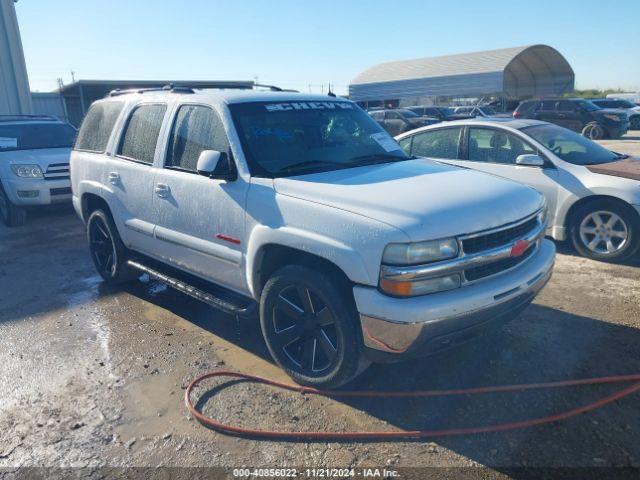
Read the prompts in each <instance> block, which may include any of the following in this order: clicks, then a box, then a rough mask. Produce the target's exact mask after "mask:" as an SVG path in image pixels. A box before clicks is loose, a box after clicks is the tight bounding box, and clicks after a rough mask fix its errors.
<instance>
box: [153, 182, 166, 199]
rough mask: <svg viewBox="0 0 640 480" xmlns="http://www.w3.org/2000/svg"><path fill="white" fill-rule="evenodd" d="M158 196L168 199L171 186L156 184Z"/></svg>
mask: <svg viewBox="0 0 640 480" xmlns="http://www.w3.org/2000/svg"><path fill="white" fill-rule="evenodd" d="M154 190H155V192H156V195H158V196H159V197H160V198H167V197H168V196H169V185H167V184H166V183H156V187H155V189H154Z"/></svg>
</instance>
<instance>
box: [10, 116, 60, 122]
mask: <svg viewBox="0 0 640 480" xmlns="http://www.w3.org/2000/svg"><path fill="white" fill-rule="evenodd" d="M20 120H55V121H59V120H60V119H59V118H58V117H55V116H53V115H0V122H16V121H20Z"/></svg>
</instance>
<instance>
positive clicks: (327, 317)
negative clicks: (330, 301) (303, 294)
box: [316, 307, 335, 327]
mask: <svg viewBox="0 0 640 480" xmlns="http://www.w3.org/2000/svg"><path fill="white" fill-rule="evenodd" d="M316 319H317V322H318V326H320V327H326V326H329V325H333V324H334V323H335V322H334V320H333V315H332V314H331V311H330V310H329V307H324V308H323V309H322V310H320V311H319V312H318V313H316Z"/></svg>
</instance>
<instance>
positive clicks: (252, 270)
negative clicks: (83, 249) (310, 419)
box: [71, 89, 555, 388]
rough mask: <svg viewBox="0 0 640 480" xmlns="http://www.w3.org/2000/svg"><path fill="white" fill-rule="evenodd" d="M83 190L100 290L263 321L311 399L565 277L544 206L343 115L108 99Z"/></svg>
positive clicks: (275, 102)
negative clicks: (160, 286)
mask: <svg viewBox="0 0 640 480" xmlns="http://www.w3.org/2000/svg"><path fill="white" fill-rule="evenodd" d="M71 181H72V189H73V204H74V206H75V209H76V210H77V212H78V214H79V215H80V217H81V218H82V219H83V220H84V221H85V222H86V225H87V236H88V241H89V250H90V252H91V258H92V259H93V261H94V263H95V266H96V268H97V270H98V272H99V273H100V275H101V276H102V278H103V279H104V280H105V281H106V282H109V283H119V282H123V281H127V280H129V279H132V278H135V276H136V275H138V274H139V273H140V272H145V273H147V274H149V275H150V276H151V277H152V278H156V279H159V280H161V281H164V282H166V283H168V284H170V285H171V286H173V287H174V288H176V289H178V290H180V291H183V292H185V293H187V294H189V295H192V296H194V297H196V298H198V299H200V300H202V301H205V302H206V303H208V304H210V305H214V306H216V307H217V308H220V309H222V310H224V311H227V312H230V313H232V314H233V315H249V314H251V312H252V311H253V310H256V311H257V312H258V313H259V317H260V324H261V328H262V333H263V335H264V338H265V341H266V344H267V347H268V348H269V351H270V352H271V355H272V356H273V358H274V360H275V361H276V362H277V363H278V365H280V366H281V367H282V368H283V369H284V370H285V371H286V372H287V373H288V374H289V375H290V376H291V377H292V378H293V379H295V380H296V381H297V382H299V383H302V384H305V385H312V386H315V387H321V388H333V387H337V386H339V385H341V384H343V383H345V382H346V381H348V380H349V379H350V378H352V377H354V376H355V375H357V374H358V373H359V372H360V371H362V370H363V369H364V368H365V367H366V365H367V364H368V363H369V362H370V361H387V360H398V359H402V358H407V357H408V356H412V355H419V354H424V353H426V352H433V351H436V350H439V349H442V348H445V347H448V346H451V345H456V344H457V343H459V342H461V341H463V340H465V339H467V338H468V337H469V336H471V335H472V334H473V333H475V332H478V331H481V330H483V329H484V328H485V326H489V325H499V324H501V323H503V322H505V321H508V320H509V319H511V318H513V317H514V316H515V315H517V314H518V312H520V311H521V310H522V309H523V308H524V307H526V305H527V304H529V302H531V300H532V299H533V298H534V296H535V295H536V293H537V292H538V291H539V290H540V289H541V288H542V286H543V285H544V284H545V283H546V282H547V280H548V279H549V276H550V275H551V270H552V266H553V262H554V254H555V247H554V245H553V243H552V242H550V241H549V240H545V239H544V238H543V237H544V231H545V228H546V207H545V203H544V198H543V197H542V195H540V194H539V193H538V192H536V191H535V190H534V189H532V188H529V187H526V186H523V185H520V184H518V183H515V182H511V181H508V180H505V179H501V178H498V177H496V176H493V175H485V174H481V173H478V172H474V171H472V170H469V169H460V168H458V167H453V166H449V165H443V164H440V163H437V162H433V161H429V160H423V159H413V158H411V157H409V156H407V155H406V154H405V153H404V152H403V151H402V150H401V149H400V146H399V145H398V144H397V143H396V142H395V140H393V138H392V137H390V136H389V134H388V133H387V132H385V131H384V130H383V129H382V128H381V127H380V126H379V125H378V124H377V123H376V122H375V121H374V120H373V119H372V118H371V117H369V115H367V114H366V113H365V112H364V111H363V110H362V109H360V108H359V107H358V106H357V105H356V104H355V103H353V102H350V101H347V100H344V99H335V98H331V97H326V96H320V95H306V94H300V93H287V92H254V91H243V90H238V91H233V90H219V91H213V90H195V91H185V89H181V90H180V91H175V90H173V91H168V90H165V91H142V92H141V93H135V92H131V93H120V94H117V95H113V96H110V97H108V98H106V99H103V100H100V101H98V102H96V103H94V104H93V106H92V107H91V108H90V110H89V111H88V113H87V115H86V118H85V120H84V122H83V124H82V127H81V128H80V132H79V134H78V141H77V142H76V144H75V148H74V150H73V152H72V154H71ZM505 204H506V205H508V208H505Z"/></svg>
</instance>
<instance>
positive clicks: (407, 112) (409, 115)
mask: <svg viewBox="0 0 640 480" xmlns="http://www.w3.org/2000/svg"><path fill="white" fill-rule="evenodd" d="M400 113H401V114H402V115H404V116H405V117H407V118H415V117H417V116H418V114H417V113H415V112H412V111H411V110H406V109H405V110H400Z"/></svg>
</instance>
